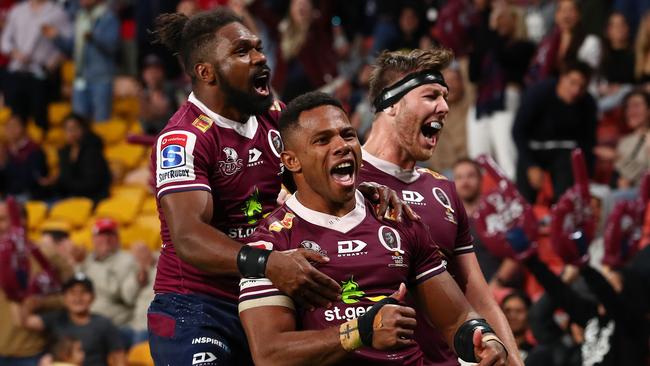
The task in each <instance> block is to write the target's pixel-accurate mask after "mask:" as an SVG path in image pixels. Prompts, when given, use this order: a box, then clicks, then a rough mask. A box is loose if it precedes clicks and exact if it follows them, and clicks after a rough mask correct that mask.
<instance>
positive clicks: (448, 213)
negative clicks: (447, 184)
mask: <svg viewBox="0 0 650 366" xmlns="http://www.w3.org/2000/svg"><path fill="white" fill-rule="evenodd" d="M432 193H433V197H435V199H436V201H438V203H440V204H441V205H442V207H444V208H445V220H447V221H449V222H451V223H452V224H457V222H456V217H455V216H454V209H453V208H452V207H451V201H450V200H449V197H448V196H447V193H445V191H443V190H442V188H440V187H435V188H434V189H433V191H432Z"/></svg>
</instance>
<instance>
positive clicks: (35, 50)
mask: <svg viewBox="0 0 650 366" xmlns="http://www.w3.org/2000/svg"><path fill="white" fill-rule="evenodd" d="M45 28H50V29H54V30H56V32H59V33H61V34H63V35H66V36H68V35H70V33H71V27H70V22H69V20H68V17H67V15H66V13H65V12H64V11H63V8H62V7H61V6H60V5H58V4H57V3H55V2H53V1H48V0H28V1H24V2H22V3H18V4H16V5H14V7H13V8H12V9H11V11H10V12H9V16H8V17H7V23H6V24H5V27H4V29H3V32H2V53H4V54H8V55H10V63H9V68H8V71H9V74H8V75H7V80H6V83H5V85H4V91H5V98H6V102H7V105H9V106H10V107H11V109H12V110H13V111H14V112H15V113H16V114H18V115H20V116H21V117H22V118H23V119H24V120H27V119H28V118H29V117H30V116H33V117H34V120H35V121H36V124H37V125H38V126H39V127H41V128H42V129H45V130H47V128H48V119H47V104H48V103H49V101H50V97H51V92H52V90H53V89H56V88H52V86H51V82H50V80H49V79H50V77H51V76H53V74H55V73H56V71H57V70H58V66H59V64H60V62H61V61H62V59H63V55H62V54H61V53H60V52H59V51H58V50H57V48H56V47H55V45H54V44H53V43H52V42H51V41H50V40H48V39H46V38H45V37H43V35H42V34H41V30H42V29H45Z"/></svg>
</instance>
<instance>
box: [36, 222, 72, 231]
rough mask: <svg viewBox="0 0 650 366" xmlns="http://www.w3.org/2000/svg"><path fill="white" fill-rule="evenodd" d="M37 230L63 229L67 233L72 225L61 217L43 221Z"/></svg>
mask: <svg viewBox="0 0 650 366" xmlns="http://www.w3.org/2000/svg"><path fill="white" fill-rule="evenodd" d="M38 230H39V231H41V232H43V231H63V232H66V233H69V232H70V231H71V230H72V225H70V223H69V222H68V221H64V220H61V219H48V220H47V221H45V222H43V223H42V224H41V226H40V227H39V228H38Z"/></svg>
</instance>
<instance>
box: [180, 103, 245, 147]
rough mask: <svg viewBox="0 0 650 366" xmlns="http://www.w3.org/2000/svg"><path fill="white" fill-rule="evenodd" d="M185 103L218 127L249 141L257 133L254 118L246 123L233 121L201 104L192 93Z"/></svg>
mask: <svg viewBox="0 0 650 366" xmlns="http://www.w3.org/2000/svg"><path fill="white" fill-rule="evenodd" d="M187 101H188V102H190V103H192V104H194V105H195V106H197V107H198V108H199V109H200V110H201V112H203V113H205V114H206V115H207V116H208V117H210V119H212V120H213V121H214V123H215V124H216V125H217V126H219V127H222V128H229V129H231V130H234V131H235V132H237V133H238V134H239V135H241V136H244V137H246V138H249V139H252V138H253V137H254V136H255V133H256V132H257V125H258V123H257V118H256V117H255V116H250V118H249V119H248V121H246V122H244V123H241V122H237V121H233V120H231V119H228V118H226V117H224V116H221V115H219V114H217V113H215V112H213V111H212V110H210V108H208V107H207V106H206V105H205V104H203V102H201V101H200V100H198V99H197V98H196V96H195V95H194V93H193V92H192V93H190V96H189V97H188V98H187Z"/></svg>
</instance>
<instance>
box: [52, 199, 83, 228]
mask: <svg viewBox="0 0 650 366" xmlns="http://www.w3.org/2000/svg"><path fill="white" fill-rule="evenodd" d="M92 209H93V201H92V200H90V199H89V198H85V197H73V198H67V199H64V200H61V201H59V202H57V203H55V204H54V206H52V209H51V210H50V218H52V219H61V220H65V221H68V222H69V223H70V224H71V225H72V226H73V227H75V228H79V227H81V226H82V225H84V224H86V222H87V221H88V218H89V217H90V214H91V212H92Z"/></svg>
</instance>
